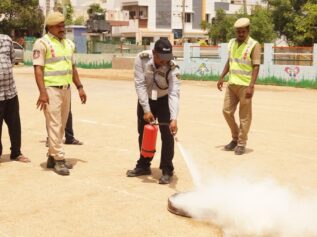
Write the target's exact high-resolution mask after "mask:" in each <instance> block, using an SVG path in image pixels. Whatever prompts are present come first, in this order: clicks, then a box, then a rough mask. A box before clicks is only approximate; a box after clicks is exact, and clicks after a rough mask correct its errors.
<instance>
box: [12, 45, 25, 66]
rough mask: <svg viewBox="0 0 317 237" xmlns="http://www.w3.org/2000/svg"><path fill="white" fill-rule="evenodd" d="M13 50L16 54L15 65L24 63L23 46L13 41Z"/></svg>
mask: <svg viewBox="0 0 317 237" xmlns="http://www.w3.org/2000/svg"><path fill="white" fill-rule="evenodd" d="M13 48H14V52H15V59H14V64H19V63H23V54H24V50H23V47H22V45H20V44H19V43H17V42H15V41H13Z"/></svg>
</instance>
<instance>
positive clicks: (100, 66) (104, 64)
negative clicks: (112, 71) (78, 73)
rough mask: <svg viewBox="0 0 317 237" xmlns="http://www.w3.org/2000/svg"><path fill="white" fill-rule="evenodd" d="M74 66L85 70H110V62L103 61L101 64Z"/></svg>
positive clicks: (80, 63) (78, 64)
mask: <svg viewBox="0 0 317 237" xmlns="http://www.w3.org/2000/svg"><path fill="white" fill-rule="evenodd" d="M76 66H77V67H79V68H86V69H106V68H112V62H106V61H103V62H102V63H82V62H78V63H76Z"/></svg>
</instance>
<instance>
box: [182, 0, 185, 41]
mask: <svg viewBox="0 0 317 237" xmlns="http://www.w3.org/2000/svg"><path fill="white" fill-rule="evenodd" d="M185 3H186V0H182V35H183V37H182V38H183V39H184V35H185Z"/></svg>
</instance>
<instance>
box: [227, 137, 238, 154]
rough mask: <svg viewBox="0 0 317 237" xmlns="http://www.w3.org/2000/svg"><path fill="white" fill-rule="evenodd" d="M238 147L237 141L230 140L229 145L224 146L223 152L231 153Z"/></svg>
mask: <svg viewBox="0 0 317 237" xmlns="http://www.w3.org/2000/svg"><path fill="white" fill-rule="evenodd" d="M237 145H238V142H237V141H234V140H232V141H231V142H230V143H229V144H227V145H225V150H226V151H233V150H234V148H236V146H237Z"/></svg>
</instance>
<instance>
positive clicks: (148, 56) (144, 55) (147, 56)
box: [140, 53, 150, 59]
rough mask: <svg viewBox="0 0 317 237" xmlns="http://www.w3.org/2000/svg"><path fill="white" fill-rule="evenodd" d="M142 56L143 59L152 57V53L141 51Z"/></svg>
mask: <svg viewBox="0 0 317 237" xmlns="http://www.w3.org/2000/svg"><path fill="white" fill-rule="evenodd" d="M140 58H141V59H146V58H150V55H149V54H148V53H140Z"/></svg>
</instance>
